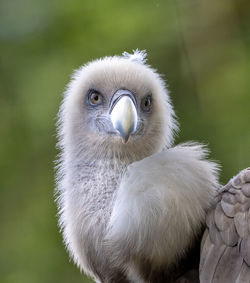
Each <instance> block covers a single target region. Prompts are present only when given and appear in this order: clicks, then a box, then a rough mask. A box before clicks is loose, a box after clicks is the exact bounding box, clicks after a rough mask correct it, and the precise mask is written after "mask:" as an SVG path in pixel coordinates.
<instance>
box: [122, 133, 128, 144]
mask: <svg viewBox="0 0 250 283" xmlns="http://www.w3.org/2000/svg"><path fill="white" fill-rule="evenodd" d="M128 138H129V135H127V136H125V137H122V142H123V143H124V144H125V143H127V141H128Z"/></svg>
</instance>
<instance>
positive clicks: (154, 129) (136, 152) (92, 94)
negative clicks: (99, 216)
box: [59, 50, 177, 160]
mask: <svg viewBox="0 0 250 283" xmlns="http://www.w3.org/2000/svg"><path fill="white" fill-rule="evenodd" d="M59 124H60V125H61V130H60V136H61V137H62V138H61V144H62V147H65V146H68V150H71V151H72V152H74V153H75V154H76V155H78V156H79V155H81V154H85V158H86V154H87V153H86V152H88V155H89V156H90V158H91V156H92V157H93V156H95V158H97V157H98V158H101V159H102V158H112V157H114V156H116V157H118V158H119V159H122V158H128V159H130V160H131V159H132V160H138V159H141V158H143V157H146V156H148V155H151V154H153V153H155V152H158V151H159V150H161V149H162V148H163V147H168V146H170V145H171V143H172V140H173V132H174V130H176V129H177V126H176V123H175V119H174V111H173V108H172V105H171V102H170V99H169V95H168V92H167V89H166V86H165V83H164V81H163V80H162V78H161V77H160V76H159V75H158V74H157V72H156V71H155V70H154V69H152V68H151V67H150V66H149V65H147V64H146V53H145V52H144V51H138V50H136V51H134V54H129V53H126V52H124V53H123V56H114V57H105V58H102V59H99V60H95V61H92V62H90V63H88V64H86V65H84V66H82V67H81V68H80V69H78V70H77V71H76V72H75V73H74V75H73V78H72V81H71V82H70V84H69V85H68V88H67V90H66V92H65V97H64V102H63V104H62V107H61V111H60V117H59ZM86 148H87V150H86ZM90 153H92V154H90Z"/></svg>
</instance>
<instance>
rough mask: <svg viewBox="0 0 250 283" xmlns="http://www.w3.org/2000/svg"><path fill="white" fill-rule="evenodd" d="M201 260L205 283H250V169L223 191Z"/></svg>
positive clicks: (212, 213)
mask: <svg viewBox="0 0 250 283" xmlns="http://www.w3.org/2000/svg"><path fill="white" fill-rule="evenodd" d="M206 224H207V231H206V232H205V233H204V235H203V239H202V243H203V244H202V246H201V260H200V282H201V283H209V282H210V283H224V282H227V283H235V282H237V283H244V282H246V283H249V282H250V168H248V169H245V170H243V171H241V172H240V173H239V174H238V175H237V176H236V177H234V178H233V179H231V180H230V181H229V183H228V184H227V185H226V186H225V187H223V188H222V189H221V191H220V194H219V198H218V202H217V204H216V205H215V206H214V208H213V209H212V210H211V211H210V212H209V214H208V215H207V219H206Z"/></svg>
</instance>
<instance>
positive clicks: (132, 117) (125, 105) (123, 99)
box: [109, 89, 138, 143]
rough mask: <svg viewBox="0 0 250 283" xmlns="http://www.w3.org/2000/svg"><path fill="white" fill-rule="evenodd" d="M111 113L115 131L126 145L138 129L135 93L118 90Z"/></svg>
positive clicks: (112, 102)
mask: <svg viewBox="0 0 250 283" xmlns="http://www.w3.org/2000/svg"><path fill="white" fill-rule="evenodd" d="M109 113H110V118H111V121H112V124H113V127H114V129H115V130H116V131H117V132H118V133H119V135H120V136H121V138H122V141H123V142H124V143H126V142H127V141H128V139H129V136H130V134H132V133H134V132H135V130H136V128H137V120H138V116H137V111H136V100H135V97H134V95H133V93H132V92H130V91H129V90H124V89H120V90H118V91H117V92H116V93H115V94H114V96H113V98H112V101H111V104H110V111H109Z"/></svg>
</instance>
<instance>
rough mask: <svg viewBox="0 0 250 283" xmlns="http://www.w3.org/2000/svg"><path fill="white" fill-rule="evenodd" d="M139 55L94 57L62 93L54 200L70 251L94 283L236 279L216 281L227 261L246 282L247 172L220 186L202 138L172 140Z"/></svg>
mask: <svg viewBox="0 0 250 283" xmlns="http://www.w3.org/2000/svg"><path fill="white" fill-rule="evenodd" d="M146 57H147V54H146V51H140V50H138V49H136V50H134V51H133V53H131V54H130V53H128V52H124V53H123V54H122V55H116V56H107V57H103V58H101V59H96V60H93V61H91V62H89V63H87V64H84V65H83V66H82V67H80V68H79V69H78V70H76V71H75V72H74V74H73V76H72V79H71V81H70V82H69V84H68V86H67V88H66V90H65V92H64V97H63V100H62V103H61V106H60V110H59V113H58V122H57V133H58V134H57V135H58V147H59V150H60V153H59V157H58V160H57V165H56V168H57V175H56V201H57V205H58V215H59V227H60V229H61V232H62V235H63V241H64V243H65V246H66V248H67V250H68V252H69V255H70V257H71V258H72V259H73V261H74V262H75V264H76V265H77V266H78V267H79V268H80V270H81V271H83V272H84V273H85V274H86V275H87V276H89V277H91V278H92V279H93V280H94V281H95V282H99V283H101V282H102V283H111V282H118V283H119V282H121V283H128V282H134V283H137V282H138V283H146V282H152V283H161V282H179V283H181V282H192V283H194V282H205V283H206V282H213V283H215V282H229V283H230V282H235V281H230V277H226V275H224V277H223V276H222V277H221V278H227V280H226V281H218V280H219V279H218V278H219V276H218V274H220V275H221V274H222V273H223V268H224V267H223V264H224V265H226V264H227V260H226V259H229V260H228V262H230V263H231V265H229V266H228V267H227V268H226V269H227V270H230V268H231V266H233V264H234V262H235V261H237V264H238V265H237V270H236V268H231V270H233V269H234V272H235V273H234V276H233V278H237V276H241V278H243V279H244V280H246V278H247V277H246V276H247V274H248V275H249V258H250V257H249V249H248V250H246V248H249V246H250V243H249V239H250V237H249V230H250V228H249V230H247V225H249V223H250V221H249V218H250V216H249V215H250V213H249V206H250V205H249V202H250V200H249V198H250V194H249V182H250V177H249V172H250V171H249V170H245V171H244V172H243V173H242V174H243V175H242V174H241V175H240V176H241V177H237V178H236V179H233V181H230V182H229V185H226V186H225V187H223V186H222V185H221V184H220V183H219V180H218V178H219V170H220V169H219V166H218V164H217V163H216V162H215V161H211V160H209V159H208V153H209V151H208V149H207V147H206V146H205V145H203V144H200V143H197V142H186V143H182V144H179V145H174V137H175V134H176V133H177V132H178V130H179V126H178V123H177V118H176V115H175V112H174V109H173V105H172V102H171V99H170V95H169V92H168V89H167V86H166V83H165V81H164V80H163V78H162V76H161V75H160V74H158V72H157V71H156V70H155V69H153V68H152V67H151V66H150V65H149V64H147V58H146ZM242 176H243V177H244V176H247V177H244V178H243V177H242ZM235 180H236V181H237V182H236V181H235ZM244 182H245V183H244ZM239 192H240V193H239ZM241 192H242V193H241ZM237 193H239V194H238V195H239V197H238V195H237ZM244 201H245V203H244ZM248 205H249V206H248ZM243 206H244V209H245V210H244V209H243V208H242V207H243ZM247 213H248V214H247ZM236 215H237V217H236ZM247 221H248V224H247ZM217 222H218V223H217ZM234 223H235V224H234ZM239 223H240V224H242V225H240V224H239ZM216 225H218V226H216ZM204 231H205V232H204ZM231 238H233V239H231ZM201 239H202V241H201ZM240 243H241V246H240ZM239 246H240V249H241V250H240V251H239ZM200 247H201V248H200ZM235 247H236V248H235ZM231 250H232V251H231ZM225 251H227V252H226V253H225ZM225 254H227V257H225ZM231 257H233V259H230V258H231ZM240 257H241V260H239V258H240ZM221 258H222V259H223V262H224V263H222V262H221V260H220V259H221ZM230 260H231V261H230ZM211 265H212V267H211ZM218 266H219V269H220V270H219V271H218V269H216V267H218ZM235 270H236V271H235ZM241 270H243V271H242V272H241ZM237 272H238V273H237ZM214 275H216V276H217V277H216V276H215V277H216V278H217V279H218V280H217V279H216V278H215V277H214ZM243 279H242V280H243ZM216 280H217V281H216ZM237 282H249V281H237Z"/></svg>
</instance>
